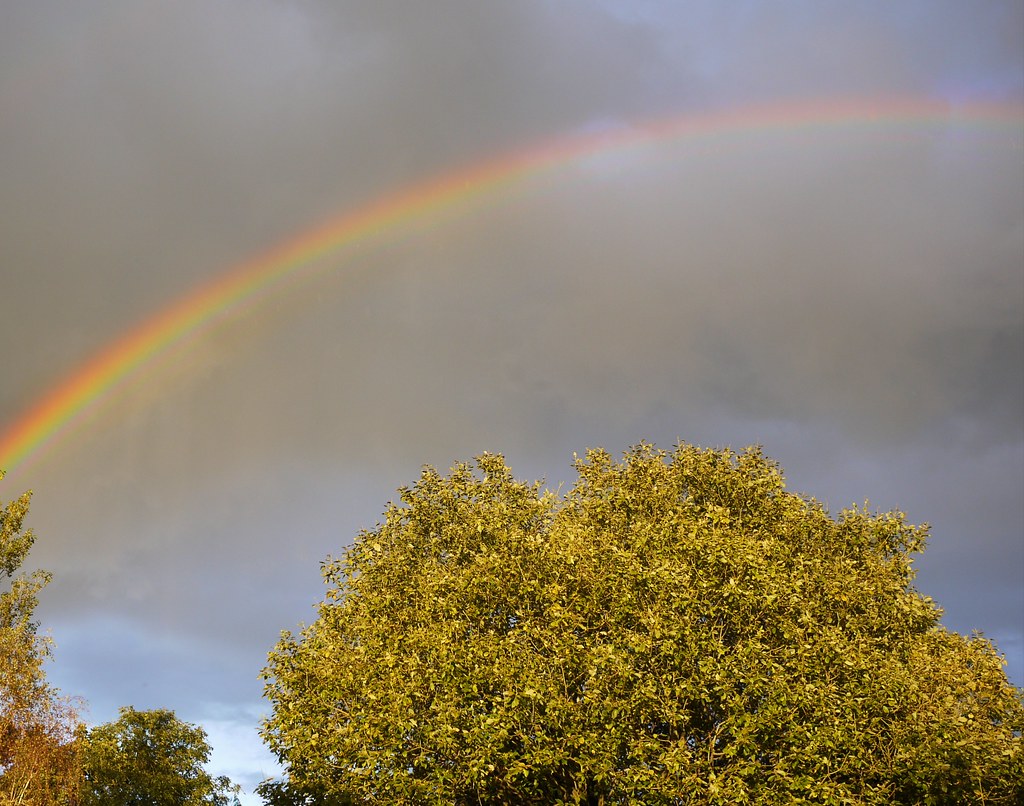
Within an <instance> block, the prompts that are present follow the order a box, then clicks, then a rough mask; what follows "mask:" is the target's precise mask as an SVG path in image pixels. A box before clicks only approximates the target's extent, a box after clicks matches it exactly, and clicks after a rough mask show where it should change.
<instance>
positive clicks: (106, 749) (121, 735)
mask: <svg viewBox="0 0 1024 806" xmlns="http://www.w3.org/2000/svg"><path fill="white" fill-rule="evenodd" d="M120 713H121V716H120V717H119V718H118V719H117V721H115V722H109V723H107V724H105V725H99V726H97V727H95V728H93V729H92V730H90V731H88V732H87V733H86V734H85V735H84V736H83V737H82V765H83V768H84V771H85V786H84V789H83V797H82V806H199V804H216V805H217V806H227V804H229V803H230V802H231V800H230V798H232V797H233V795H234V794H235V793H236V792H238V787H237V786H233V785H232V784H231V782H230V781H229V780H228V779H227V778H224V777H220V778H216V779H214V778H213V777H211V776H210V774H209V773H207V772H206V770H204V769H203V764H205V763H206V762H207V761H208V760H209V758H210V745H209V744H208V743H207V741H206V733H205V731H203V729H202V728H200V727H197V726H195V725H190V724H188V723H187V722H182V721H181V720H179V719H178V718H177V717H176V716H175V715H174V712H173V711H167V710H163V709H159V710H154V711H137V710H135V709H134V708H130V707H128V708H122V709H121V710H120Z"/></svg>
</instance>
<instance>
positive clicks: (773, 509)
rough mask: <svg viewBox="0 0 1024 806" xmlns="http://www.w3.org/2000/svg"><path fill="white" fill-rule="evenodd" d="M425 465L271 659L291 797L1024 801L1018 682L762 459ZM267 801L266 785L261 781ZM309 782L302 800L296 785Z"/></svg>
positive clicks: (885, 558) (869, 545)
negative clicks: (554, 489) (442, 469)
mask: <svg viewBox="0 0 1024 806" xmlns="http://www.w3.org/2000/svg"><path fill="white" fill-rule="evenodd" d="M576 468H577V471H578V473H579V479H578V481H577V483H576V484H575V486H574V487H573V489H572V490H571V491H570V492H569V493H568V494H567V495H566V496H565V498H564V499H559V498H558V497H556V496H555V495H553V494H551V493H548V492H544V491H542V489H541V487H540V485H539V484H532V485H530V484H523V483H520V482H517V481H515V480H514V478H513V477H512V474H511V472H510V471H509V470H508V468H507V467H506V466H505V463H504V461H503V460H502V458H501V457H500V456H492V455H484V456H482V457H480V458H479V459H478V460H477V462H476V467H475V469H474V467H472V466H470V465H468V464H460V465H457V466H456V467H455V468H454V469H453V470H452V473H451V475H450V476H449V477H447V478H444V477H442V476H441V475H439V474H438V473H437V472H435V471H434V470H432V469H429V468H428V469H426V470H424V472H423V474H422V476H421V477H420V479H419V481H418V482H417V483H416V484H415V485H414V486H412V487H410V488H406V489H403V490H401V503H400V504H391V505H389V506H388V507H387V510H386V512H385V515H384V521H383V523H382V524H379V525H378V526H377V527H376V528H374V529H372V530H369V531H366V532H363V533H362V534H360V535H359V537H358V538H357V539H356V541H355V543H354V544H353V546H352V547H351V548H350V549H349V551H348V552H347V553H346V555H345V557H344V558H343V559H341V560H334V559H328V560H327V561H326V562H325V563H324V566H323V576H324V579H325V582H326V583H327V585H328V591H327V595H326V599H325V601H324V602H323V603H322V604H321V605H320V607H319V615H318V618H317V620H316V622H315V623H314V624H313V625H312V626H310V627H308V628H306V629H304V630H303V631H302V633H301V634H300V635H298V636H294V635H292V634H290V633H287V632H286V633H284V634H283V635H282V638H281V640H280V642H279V643H278V645H277V646H276V648H275V649H274V650H273V651H272V652H271V653H270V657H269V665H268V667H267V668H266V669H265V671H264V678H265V680H266V690H265V691H266V696H267V697H268V698H269V699H270V701H271V703H272V706H273V713H272V715H271V717H270V718H269V719H268V720H267V721H266V722H265V724H264V727H263V736H264V738H265V740H266V741H267V742H268V744H269V746H270V748H271V749H272V750H273V751H274V752H275V754H276V755H277V757H278V758H279V759H280V761H281V763H282V764H283V765H284V766H285V769H286V776H287V778H286V781H287V786H283V785H282V786H280V787H279V789H278V790H277V791H278V792H288V793H290V797H291V798H292V799H291V801H290V802H294V803H301V802H309V803H314V802H316V803H319V802H325V800H326V799H327V798H329V797H334V798H336V799H337V800H338V802H344V799H346V798H350V799H351V800H352V801H354V802H387V803H408V804H413V803H416V804H430V803H464V804H475V803H512V804H516V803H518V804H530V803H538V804H539V803H588V804H613V803H616V804H657V803H662V804H683V803H719V804H734V803H792V802H821V803H879V804H881V803H966V802H978V803H981V802H984V803H997V802H998V803H1007V804H1008V803H1020V802H1022V800H1024V752H1022V740H1021V729H1022V728H1024V705H1022V699H1021V692H1019V691H1018V690H1017V689H1015V688H1014V687H1012V686H1011V685H1009V683H1008V682H1007V679H1006V676H1005V673H1004V672H1003V666H1002V663H1003V662H1002V660H1001V658H1000V656H999V655H997V653H996V652H995V650H994V648H993V647H992V645H991V644H989V643H988V642H987V641H986V640H984V639H982V638H981V637H977V636H975V637H971V638H965V637H962V636H959V635H956V634H954V633H951V632H948V631H946V630H944V629H943V628H942V627H941V626H940V625H939V615H940V611H939V610H938V608H937V607H936V606H935V605H934V604H933V602H932V601H931V600H930V599H928V598H926V597H922V596H921V595H919V594H918V593H917V592H916V591H915V590H914V589H913V587H912V586H911V581H912V578H913V572H912V569H911V559H912V555H913V554H914V553H916V552H919V551H920V550H922V548H923V545H924V541H925V536H926V531H927V530H926V527H921V526H912V525H910V524H908V523H907V522H906V520H905V516H904V515H903V514H902V513H887V514H870V513H869V512H867V511H866V510H864V509H850V510H846V511H844V512H842V513H841V514H840V515H839V516H838V518H835V519H833V518H832V517H830V516H829V514H828V513H827V512H826V511H825V510H824V508H823V507H822V506H821V505H820V504H819V503H818V502H816V501H814V500H809V499H807V498H804V497H801V496H798V495H795V494H793V493H791V492H788V491H787V490H786V489H785V485H784V481H783V477H782V474H781V473H780V471H779V469H778V467H777V466H776V465H775V464H774V463H772V462H770V461H769V460H767V459H765V458H764V457H763V456H762V454H761V452H760V451H759V450H757V449H748V450H747V451H745V452H744V453H742V454H739V455H737V454H734V453H732V452H730V451H727V450H725V451H714V450H702V449H699V448H695V447H692V446H687V445H680V446H679V447H678V448H677V449H676V450H675V451H674V452H673V453H672V454H671V455H666V454H664V453H662V452H660V451H656V450H654V449H653V448H651V447H650V446H647V445H641V446H639V447H637V448H635V449H634V450H632V451H631V452H629V453H628V454H627V455H626V456H625V457H624V460H623V461H622V462H616V461H614V460H613V458H612V457H611V456H610V455H609V454H607V453H605V452H603V451H592V452H589V453H588V454H587V456H586V458H585V459H582V460H578V461H577V463H576ZM268 791H273V790H272V789H271V790H268ZM303 794H305V795H306V796H307V797H306V799H305V801H304V800H303V797H302V796H303Z"/></svg>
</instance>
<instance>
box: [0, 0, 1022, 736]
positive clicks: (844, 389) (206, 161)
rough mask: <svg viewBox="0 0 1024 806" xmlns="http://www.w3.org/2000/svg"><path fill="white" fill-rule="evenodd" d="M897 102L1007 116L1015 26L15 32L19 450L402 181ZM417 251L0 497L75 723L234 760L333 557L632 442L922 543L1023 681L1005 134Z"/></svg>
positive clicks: (499, 12)
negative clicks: (758, 459)
mask: <svg viewBox="0 0 1024 806" xmlns="http://www.w3.org/2000/svg"><path fill="white" fill-rule="evenodd" d="M908 94H909V95H919V96H928V97H939V98H947V99H949V100H950V101H952V102H963V101H966V100H971V99H977V98H989V99H994V100H1006V99H1010V100H1014V99H1016V100H1019V99H1020V98H1021V96H1022V95H1024V5H1022V4H1020V3H1017V2H992V3H985V4H962V3H935V2H906V3H900V4H892V3H857V4H851V3H838V2H837V3H830V2H790V3H774V4H764V3H754V2H738V3H720V2H707V3H659V2H644V0H631V1H630V2H625V1H624V0H622V1H618V2H617V1H615V0H604V2H600V3H594V2H583V1H582V0H565V1H564V2H554V1H552V2H541V1H540V0H530V1H528V2H516V3H502V2H493V3H490V2H476V0H473V2H462V1H460V0H443V1H442V2H435V3H399V2H373V3H369V2H365V3H362V2H360V3H356V2H343V3H339V2H326V0H325V1H324V2H315V1H314V0H305V1H302V2H273V1H272V0H260V2H254V3H241V2H219V3H216V4H210V3H205V2H198V1H195V0H193V1H189V2H178V3H137V2H96V3H90V4H80V3H67V2H47V1H46V0H40V1H39V2H33V3H7V4H5V5H4V6H3V8H2V9H0V109H3V110H4V126H3V127H2V131H0V337H2V339H3V342H4V344H5V355H4V368H3V369H4V372H3V375H2V376H0V378H2V380H0V422H2V423H8V422H10V421H11V420H12V418H14V417H15V416H16V414H17V413H18V412H19V411H20V410H21V409H23V408H24V407H25V406H27V405H29V404H30V403H31V402H32V401H34V400H36V399H38V397H39V395H41V394H42V393H43V392H44V391H45V389H47V388H48V387H49V386H50V385H51V384H52V383H54V382H55V381H56V380H57V379H59V378H61V377H63V376H64V375H65V374H66V373H67V372H69V371H70V370H71V369H72V368H73V367H75V366H76V365H78V364H79V362H81V361H83V360H84V359H85V358H86V357H87V356H89V355H90V354H92V353H93V352H94V351H95V350H96V349H98V348H99V347H101V346H102V345H104V344H106V343H107V342H109V340H110V339H112V338H113V337H115V336H116V335H118V334H120V333H122V332H124V331H125V330H126V329H128V328H129V327H131V326H132V325H134V324H135V323H136V322H138V321H140V320H142V319H144V318H146V317H148V316H149V315H151V314H152V313H153V312H154V311H156V310H159V309H160V307H161V306H163V305H166V304H168V303H169V302H170V301H172V300H174V299H176V298H177V297H178V296H180V295H181V294H183V293H185V292H186V291H187V290H189V289H190V288H193V287H194V286H195V285H196V284H197V283H199V282H200V281H202V280H205V279H208V278H210V277H212V276H215V275H216V274H217V273H218V272H221V271H223V270H225V269H226V268H227V267H228V266H230V265H233V264H234V263H236V262H238V261H240V260H243V259H246V258H248V257H250V256H252V255H254V254H259V253H261V252H263V251H264V250H266V249H267V248H268V247H270V246H272V245H273V244H275V243H278V242H280V241H281V240H282V239H283V238H285V237H287V236H290V235H292V234H294V233H295V232H298V231H301V230H302V229H303V228H305V227H308V226H310V225H311V224H312V223H314V222H317V221H320V220H322V219H323V218H325V217H326V216H328V215H331V214H333V213H336V212H337V211H339V210H343V209H349V208H353V207H357V206H359V205H360V204H363V203H365V202H366V201H367V200H369V199H371V198H374V197H376V196H377V195H379V194H381V193H384V192H387V191H389V190H391V189H393V188H396V187H401V186H404V185H407V184H408V183H410V182H413V181H416V180H419V179H422V178H423V177H426V176H433V175H436V174H439V173H443V172H445V171H450V170H452V169H453V168H456V167H458V166H460V165H464V164H469V163H473V162H474V161H477V160H479V159H481V158H485V157H490V156H492V155H494V154H500V153H505V152H508V151H514V150H518V149H521V148H524V147H525V146H527V145H529V144H532V143H538V142H544V141H546V140H548V139H550V138H551V137H553V136H555V135H557V134H561V133H565V132H582V131H589V130H594V129H597V128H601V127H609V126H610V127H616V126H628V125H631V124H634V123H636V122H637V121H642V120H646V119H649V118H654V117H661V116H666V115H679V114H683V113H687V112H690V113H695V114H699V113H701V112H703V111H706V110H714V109H722V108H733V107H737V106H743V105H746V104H771V103H775V102H779V101H793V100H808V99H830V98H836V97H840V96H858V97H878V96H885V97H889V96H898V95H908ZM420 224H421V226H418V227H412V228H410V230H409V231H405V232H402V233H396V237H392V238H387V239H385V241H384V242H381V243H377V244H376V245H373V246H371V247H370V248H365V249H359V250H355V251H353V252H351V253H349V254H346V255H344V256H341V257H339V258H337V259H333V262H331V261H329V262H328V263H327V264H325V269H329V270H328V271H325V273H324V274H323V275H322V276H320V277H318V278H315V279H311V280H309V281H308V282H305V283H301V282H300V283H296V284H294V285H292V286H289V288H288V289H287V290H286V291H284V292H282V293H281V294H280V295H278V296H277V297H275V298H274V299H273V300H271V301H270V302H269V303H268V304H266V305H264V306H262V307H260V308H259V309H257V310H256V311H254V312H252V313H251V314H250V315H249V316H246V317H242V318H239V319H237V320H234V321H232V322H229V323H228V324H227V325H225V326H223V327H220V328H219V329H216V330H215V331H213V332H211V333H209V334H207V336H206V337H205V338H203V339H202V340H200V341H198V342H196V343H194V344H192V345H189V346H188V347H187V348H186V349H185V350H184V351H183V352H182V353H180V354H177V355H176V356H174V357H173V360H168V361H165V362H157V363H156V364H154V365H151V366H149V367H147V369H146V370H145V371H144V372H143V373H142V374H141V375H140V377H139V378H138V379H137V381H136V383H134V384H133V385H132V386H131V387H130V388H129V389H127V390H125V391H123V392H121V393H120V394H118V395H116V396H115V397H114V398H113V399H112V400H111V401H110V402H109V403H108V404H107V405H106V407H105V408H104V409H103V411H102V412H101V413H100V416H98V417H96V418H95V419H94V420H93V421H91V422H90V424H89V426H88V427H87V428H84V429H83V430H82V431H81V432H79V433H78V434H77V436H76V437H75V438H73V439H71V440H70V441H68V443H67V444H66V445H64V446H63V447H62V448H61V449H60V450H59V451H58V452H57V453H56V454H55V455H54V458H53V459H52V460H51V461H50V462H49V463H46V464H43V465H41V466H40V467H39V468H38V469H37V470H35V471H33V472H31V473H28V474H25V475H24V476H22V477H19V476H12V477H11V479H9V480H8V481H7V482H5V483H4V485H3V487H2V489H0V498H4V499H7V498H10V497H11V496H12V495H13V494H14V493H13V492H12V489H13V488H15V487H16V488H18V489H20V488H21V487H22V486H28V485H31V486H34V487H35V488H36V491H37V492H36V498H35V506H34V509H33V515H32V517H33V524H34V526H35V528H36V530H37V532H38V533H39V536H40V538H39V543H38V544H37V548H36V550H35V552H34V559H35V561H36V562H37V563H38V564H39V565H41V566H44V567H48V568H51V569H53V570H54V571H55V572H56V580H55V582H54V583H53V585H52V586H51V589H50V590H49V591H48V592H47V595H46V596H45V597H44V603H43V611H42V617H43V619H44V622H45V623H46V624H47V625H50V626H52V627H53V628H54V631H55V634H56V637H57V639H58V642H59V644H60V647H59V649H58V656H57V657H58V661H59V662H58V663H57V664H56V665H55V666H54V671H53V674H54V676H55V679H57V680H58V681H59V682H60V684H61V685H63V686H65V687H66V688H68V689H69V690H71V691H74V692H80V693H82V694H84V695H85V696H87V697H89V698H90V699H92V700H94V703H95V704H96V708H95V710H94V714H93V716H94V718H98V719H107V718H110V716H112V710H111V709H113V708H114V707H115V706H116V705H119V704H125V703H126V702H128V701H131V702H132V703H133V704H136V705H143V704H152V705H160V704H166V705H169V706H171V707H179V708H182V709H186V710H187V709H189V708H191V709H192V710H191V711H187V713H189V714H190V715H191V716H192V718H196V719H198V718H208V719H210V720H213V722H211V724H214V723H216V724H218V725H219V727H218V730H221V731H222V733H223V735H235V734H233V733H232V730H233V728H232V727H231V725H232V724H234V723H233V722H232V720H235V721H237V718H238V717H237V714H238V713H239V710H238V709H242V710H244V709H247V708H252V707H258V705H257V706H254V705H253V703H254V701H255V700H256V699H257V698H258V696H259V683H258V680H257V679H256V674H257V672H258V669H259V667H260V665H261V664H262V660H263V657H264V655H265V652H266V650H267V649H269V647H270V646H271V645H272V643H273V641H274V640H275V638H276V635H277V633H278V631H279V630H280V629H282V628H287V627H291V626H293V625H294V624H295V623H297V622H298V621H299V620H302V619H309V618H310V617H311V616H312V611H311V610H310V608H309V606H310V604H312V603H313V602H314V601H315V600H316V599H317V598H318V597H319V596H320V587H319V580H318V563H319V561H320V560H321V559H322V558H323V557H324V556H325V555H327V554H328V553H331V552H334V553H337V552H338V551H339V550H340V549H341V548H342V547H343V545H344V544H345V543H346V542H347V541H348V540H350V539H351V538H352V536H353V535H354V534H355V533H356V532H357V531H358V529H360V528H362V527H366V526H370V525H372V524H373V522H374V521H375V520H376V519H377V517H379V515H380V513H381V511H382V509H383V507H384V504H385V502H386V501H387V499H388V498H390V497H392V496H393V494H394V489H395V488H396V487H397V486H399V485H401V484H406V483H409V482H411V481H412V480H413V479H414V478H415V477H416V474H417V473H418V469H419V467H420V466H421V465H422V464H424V463H432V464H437V465H440V466H441V467H447V466H448V465H449V464H450V463H451V462H452V461H453V460H455V459H458V458H467V457H470V456H472V455H474V454H478V453H480V452H481V451H483V450H491V451H502V452H504V453H506V454H507V455H508V457H509V459H510V463H511V464H512V466H513V468H514V469H515V471H516V472H517V473H518V474H519V475H521V476H524V477H538V476H543V477H546V478H547V479H548V480H549V481H550V482H551V484H552V486H557V485H558V483H559V482H562V481H564V480H568V479H571V468H570V459H571V455H572V452H573V451H582V450H583V449H585V448H586V447H588V446H594V445H604V446H606V447H608V448H609V449H611V450H613V451H617V450H620V449H623V448H625V447H626V446H627V445H628V444H630V443H632V442H635V441H637V440H639V439H641V438H649V439H653V440H656V441H658V442H659V443H660V444H661V445H663V446H668V445H670V444H671V443H672V442H673V441H674V440H675V439H677V438H683V439H686V440H689V441H695V442H702V443H704V444H727V443H728V444H733V445H735V446H737V447H738V446H742V445H744V444H749V443H753V442H763V443H764V444H765V446H766V448H767V450H768V453H769V454H770V455H773V456H776V457H777V458H778V459H779V460H780V461H781V462H782V464H783V466H784V467H785V468H786V469H787V470H788V471H789V476H790V478H791V479H792V481H793V486H794V487H796V488H797V489H801V490H804V491H806V492H808V493H811V494H814V495H816V496H819V497H823V498H827V499H828V500H829V503H830V506H832V508H833V509H839V508H841V507H842V506H845V505H847V504H849V503H852V502H853V501H860V500H863V498H865V497H870V498H871V499H872V501H873V503H875V504H877V505H878V506H879V507H881V508H889V507H902V508H904V509H906V510H907V511H908V513H909V514H910V516H911V519H912V520H917V521H922V520H931V521H933V522H934V523H935V528H934V534H933V539H932V544H931V548H930V549H929V552H928V554H927V555H926V557H925V559H924V560H923V562H922V569H923V570H922V578H921V584H922V587H924V588H925V590H926V592H928V593H931V594H932V595H935V596H936V597H937V598H938V599H939V601H940V603H941V604H943V605H945V606H946V607H947V619H948V623H950V624H951V626H954V627H955V628H956V629H960V630H967V629H970V628H971V627H974V626H977V627H982V628H984V629H986V630H987V631H989V632H990V634H992V635H993V636H994V637H996V638H997V639H998V640H999V642H1000V646H1001V647H1002V648H1003V649H1004V650H1005V651H1007V652H1008V653H1011V664H1012V665H1011V673H1012V674H1014V675H1015V676H1016V677H1015V679H1017V680H1018V681H1019V680H1020V676H1021V674H1022V672H1021V670H1022V669H1024V658H1022V657H1021V656H1020V652H1021V632H1020V624H1021V619H1022V618H1024V612H1022V611H1024V600H1022V594H1021V585H1020V578H1021V569H1022V563H1024V558H1022V557H1021V542H1020V533H1021V529H1022V522H1024V515H1022V513H1021V504H1020V495H1019V491H1020V488H1021V486H1022V484H1024V468H1022V461H1021V457H1022V454H1024V442H1022V440H1024V435H1022V423H1021V414H1020V412H1021V409H1022V406H1024V393H1022V387H1024V380H1022V369H1021V368H1022V366H1024V356H1022V343H1024V325H1022V316H1024V314H1022V310H1024V285H1022V284H1024V278H1022V274H1021V265H1022V262H1024V176H1022V160H1021V133H1020V131H1019V129H1017V130H1014V129H1013V127H1008V126H1003V127H1001V128H1000V127H984V126H973V127H972V126H959V125H954V126H948V127H936V126H929V127H921V126H913V125H907V126H903V127H885V126H875V127H861V128H848V129H842V128H841V129H835V130H830V131H821V130H817V131H810V130H808V131H802V132H801V131H789V132H781V133H780V132H776V133H769V132H762V131H756V130H755V131H750V132H746V133H738V134H735V135H733V136H731V137H730V138H728V140H717V139H714V138H712V140H710V141H703V142H697V141H693V142H686V141H680V142H660V143H652V144H648V145H647V146H643V147H639V148H636V149H632V150H629V151H625V152H616V153H605V154H600V155H595V156H592V157H589V158H587V159H584V160H580V161H578V162H576V163H574V164H572V165H567V166H563V167H562V168H560V169H558V170H556V171H553V172H551V173H548V174H546V175H544V176H541V177H538V178H536V179H533V180H530V181H529V182H527V183H525V184H522V185H519V186H517V187H516V188H515V189H514V191H513V192H511V193H505V194H498V195H496V196H491V197H488V198H486V199H483V200H482V201H481V204H479V205H477V206H474V207H472V208H470V209H467V210H466V211H463V212H460V213H458V214H451V215H448V216H447V217H441V218H438V219H436V220H430V221H428V220H423V221H421V222H420ZM398 235H400V236H401V237H397V236H398ZM980 590H983V591H985V592H986V595H985V596H979V595H978V591H980ZM104 625H105V626H104ZM94 635H95V636H99V637H97V638H96V640H95V642H93V641H92V640H91V639H90V636H94ZM112 658H114V659H115V661H114V662H113V663H112V662H111V659H112ZM179 659H180V666H178V667H174V664H175V663H178V662H179ZM239 681H241V682H239ZM149 698H151V699H149ZM136 700H138V701H136ZM199 701H202V702H203V703H205V704H202V705H196V704H195V703H197V702H199ZM218 703H219V705H218ZM218 707H220V708H222V709H223V708H226V709H228V710H229V711H230V715H229V716H228V717H225V716H224V714H225V713H227V712H226V711H223V710H222V711H217V708H218ZM204 709H205V710H204ZM232 709H233V710H232ZM246 713H248V712H246ZM218 714H219V716H218ZM217 720H220V721H219V722H217Z"/></svg>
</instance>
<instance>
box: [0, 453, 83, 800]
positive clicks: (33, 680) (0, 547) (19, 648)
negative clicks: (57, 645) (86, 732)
mask: <svg viewBox="0 0 1024 806" xmlns="http://www.w3.org/2000/svg"><path fill="white" fill-rule="evenodd" d="M3 475H4V474H3V471H2V470H0V479H2V478H3ZM30 499H31V495H30V494H29V493H25V494H23V495H21V496H19V497H18V498H16V499H15V500H13V501H9V502H7V503H6V504H2V505H0V803H10V804H40V805H41V804H47V806H49V805H50V804H58V803H68V802H71V801H72V799H73V797H74V795H75V792H76V790H77V781H78V768H77V759H76V755H75V750H74V745H73V739H74V732H75V728H76V726H77V725H78V715H77V713H76V711H75V708H74V705H73V703H72V702H70V701H69V700H67V699H66V698H64V697H61V696H60V694H59V693H58V692H57V691H56V690H54V689H53V688H51V687H50V686H49V685H48V684H47V682H46V675H45V673H44V669H43V662H44V661H45V660H46V658H47V657H49V654H50V641H49V639H48V638H47V637H46V636H45V635H40V634H39V629H38V628H39V623H38V622H37V621H36V619H35V609H36V605H37V604H38V601H39V600H38V594H39V592H40V591H41V590H42V589H43V588H44V587H45V586H46V584H47V583H48V582H49V581H50V574H49V573H48V572H46V571H33V572H31V573H26V572H25V571H24V570H23V565H24V563H25V560H26V558H27V556H28V552H29V550H30V549H31V548H32V544H33V543H34V542H35V535H34V534H33V533H32V530H31V529H28V528H26V527H25V518H26V516H27V515H28V510H29V501H30Z"/></svg>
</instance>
